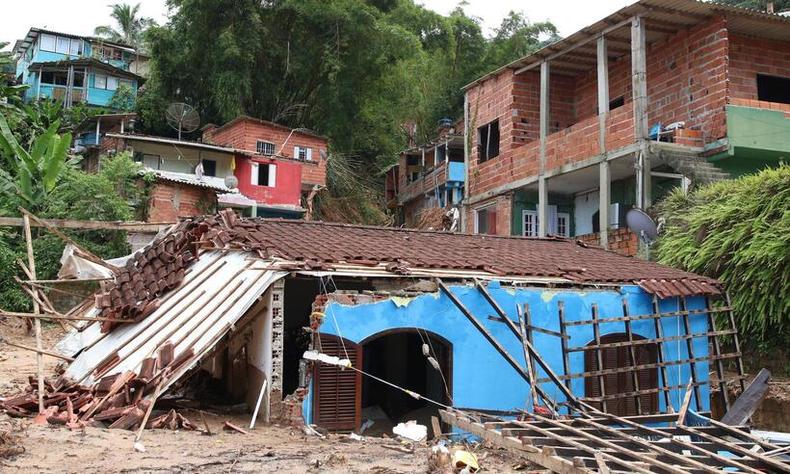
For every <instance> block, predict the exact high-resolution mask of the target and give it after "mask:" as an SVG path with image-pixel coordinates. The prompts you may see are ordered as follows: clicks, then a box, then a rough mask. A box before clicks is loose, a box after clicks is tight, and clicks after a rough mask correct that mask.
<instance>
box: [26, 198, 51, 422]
mask: <svg viewBox="0 0 790 474" xmlns="http://www.w3.org/2000/svg"><path fill="white" fill-rule="evenodd" d="M22 225H23V230H24V233H25V244H26V246H27V268H28V272H30V279H31V280H35V279H36V259H35V257H34V255H33V237H32V235H31V232H30V216H28V215H27V214H25V215H24V217H22ZM38 312H39V304H38V301H36V300H35V298H34V300H33V313H34V314H38ZM29 327H30V326H28V328H29ZM33 327H34V328H35V333H36V349H35V351H36V374H37V376H38V390H37V391H38V412H39V413H42V412H43V411H44V392H45V391H46V389H45V385H44V348H43V345H42V343H41V320H40V319H38V318H33Z"/></svg>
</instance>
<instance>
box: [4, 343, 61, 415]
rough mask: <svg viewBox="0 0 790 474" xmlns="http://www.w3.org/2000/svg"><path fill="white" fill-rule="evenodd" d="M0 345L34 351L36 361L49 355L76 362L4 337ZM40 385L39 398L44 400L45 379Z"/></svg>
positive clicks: (41, 409)
mask: <svg viewBox="0 0 790 474" xmlns="http://www.w3.org/2000/svg"><path fill="white" fill-rule="evenodd" d="M0 343H5V344H7V345H9V346H12V347H18V348H20V349H25V350H28V351H33V352H35V353H36V359H39V358H41V356H45V355H47V356H50V357H55V358H56V359H62V360H65V361H67V362H74V359H72V358H71V357H67V356H64V355H61V354H58V353H56V352H50V351H47V350H44V349H42V348H40V347H30V346H26V345H24V344H19V343H16V342H10V341H9V340H8V339H6V338H4V337H3V336H0ZM38 383H40V384H41V385H39V389H38V392H39V393H40V396H39V398H42V399H43V397H44V390H43V387H44V385H43V384H44V381H43V379H39V381H38ZM39 401H40V402H42V403H43V400H39ZM38 411H39V413H41V412H42V411H43V408H39V410H38Z"/></svg>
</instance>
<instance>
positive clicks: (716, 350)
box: [705, 298, 730, 411]
mask: <svg viewBox="0 0 790 474" xmlns="http://www.w3.org/2000/svg"><path fill="white" fill-rule="evenodd" d="M705 308H706V309H707V310H708V313H707V314H706V316H707V320H708V331H710V332H716V318H714V317H713V313H711V311H710V309H711V307H710V298H705ZM708 346H709V347H712V348H713V355H716V356H719V355H721V345H720V344H719V338H717V337H710V338H708ZM716 378H717V379H719V396H720V397H721V401H722V406H723V407H724V410H725V411H729V409H730V394H729V393H728V392H727V381H726V380H725V376H724V362H723V361H722V360H721V359H719V360H717V361H716Z"/></svg>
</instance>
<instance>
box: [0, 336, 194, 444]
mask: <svg viewBox="0 0 790 474" xmlns="http://www.w3.org/2000/svg"><path fill="white" fill-rule="evenodd" d="M191 356H192V353H191V352H190V351H187V352H185V353H184V354H181V355H179V357H177V358H174V357H173V347H172V344H166V345H165V347H164V348H163V350H161V351H160V352H159V356H158V357H151V358H148V359H145V360H144V361H143V364H142V367H141V368H140V373H139V374H136V373H135V372H132V371H126V372H121V373H116V374H113V375H108V376H105V377H102V378H101V379H99V381H98V382H97V383H96V384H95V385H94V386H92V387H88V386H85V385H79V384H72V385H67V384H66V383H65V381H64V380H63V379H57V380H54V381H50V380H46V381H45V382H44V411H42V412H41V413H38V382H37V381H36V379H35V377H30V378H29V385H28V387H27V389H26V391H25V392H24V393H22V394H19V395H16V396H13V397H9V398H6V399H5V400H3V401H2V402H0V408H2V409H3V410H4V411H5V412H6V413H7V414H8V415H10V416H16V417H30V416H35V417H36V422H37V423H40V424H47V423H49V424H51V425H65V426H67V427H68V428H71V429H75V428H81V427H84V426H97V427H102V428H104V427H108V428H120V429H128V430H131V429H135V428H136V427H139V426H140V424H141V422H142V420H143V419H144V417H145V413H146V411H147V410H148V409H149V405H150V403H151V402H150V401H149V400H147V399H146V398H145V397H148V396H150V395H152V394H154V393H155V392H156V390H157V389H158V387H159V386H160V385H161V384H162V383H163V381H166V380H167V379H168V378H169V376H170V374H171V373H172V372H173V371H175V370H177V369H178V368H179V367H181V365H183V364H184V363H185V362H186V361H187V360H188V359H189V358H190V357H191ZM158 367H162V369H160V370H157V368H158ZM37 413H38V414H37ZM146 427H147V428H171V429H196V427H195V425H193V424H192V423H191V422H189V420H187V419H186V418H184V417H183V416H182V415H180V414H178V413H175V411H171V413H168V414H166V415H163V416H160V417H157V418H154V419H152V420H149V421H148V423H147V424H146Z"/></svg>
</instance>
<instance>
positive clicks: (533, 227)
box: [521, 211, 538, 237]
mask: <svg viewBox="0 0 790 474" xmlns="http://www.w3.org/2000/svg"><path fill="white" fill-rule="evenodd" d="M521 219H522V221H521V227H522V232H521V233H522V235H523V236H524V237H537V236H538V212H537V211H522V213H521Z"/></svg>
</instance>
